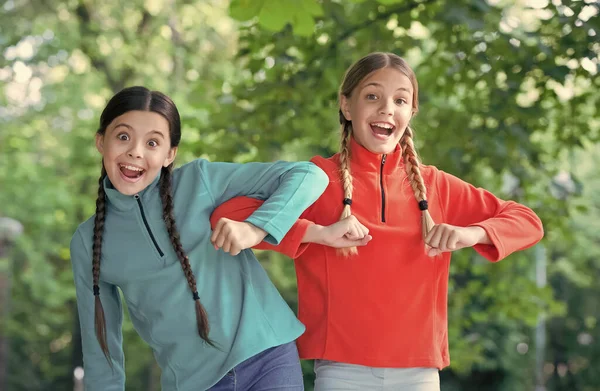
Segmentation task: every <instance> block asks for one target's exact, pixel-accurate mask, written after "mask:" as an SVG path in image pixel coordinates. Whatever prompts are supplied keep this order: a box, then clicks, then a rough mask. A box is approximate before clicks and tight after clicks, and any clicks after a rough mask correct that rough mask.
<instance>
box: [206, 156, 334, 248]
mask: <svg viewBox="0 0 600 391" xmlns="http://www.w3.org/2000/svg"><path fill="white" fill-rule="evenodd" d="M198 168H199V170H200V175H201V178H202V180H203V182H204V184H205V186H206V187H207V188H208V189H209V193H210V194H211V196H212V198H213V201H214V204H215V206H216V205H220V204H222V203H224V202H226V201H228V200H229V199H231V198H233V197H236V196H242V195H244V196H250V197H253V198H257V199H260V200H264V203H263V204H262V205H260V206H259V207H258V208H257V209H256V210H254V211H253V212H252V213H251V214H250V216H248V217H247V218H246V220H245V221H247V222H249V223H251V224H253V225H255V226H257V227H259V228H261V229H263V230H264V231H266V232H267V233H268V235H267V237H266V238H265V241H266V242H267V243H270V244H273V245H277V244H279V243H280V242H281V240H282V239H283V237H284V235H285V234H286V233H287V232H288V231H289V230H290V228H291V227H292V226H293V225H294V223H295V222H296V220H297V219H298V217H299V216H300V215H301V214H302V212H304V211H305V210H306V209H307V208H308V207H309V206H310V205H311V204H312V203H313V202H315V201H316V200H317V198H319V196H320V195H321V194H322V193H323V191H325V188H326V187H327V185H328V183H329V178H328V177H327V175H326V174H325V173H324V172H323V170H321V169H320V168H319V167H317V166H316V165H315V164H313V163H310V162H298V163H288V162H275V163H246V164H235V163H210V162H208V161H206V160H203V159H199V160H198Z"/></svg>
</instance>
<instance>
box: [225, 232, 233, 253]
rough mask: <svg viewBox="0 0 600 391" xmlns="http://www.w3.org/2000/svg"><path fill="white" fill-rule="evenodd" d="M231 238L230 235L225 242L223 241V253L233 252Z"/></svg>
mask: <svg viewBox="0 0 600 391" xmlns="http://www.w3.org/2000/svg"><path fill="white" fill-rule="evenodd" d="M231 241H232V240H231V236H230V235H228V236H227V238H225V240H224V241H223V251H225V252H226V253H228V252H230V251H231Z"/></svg>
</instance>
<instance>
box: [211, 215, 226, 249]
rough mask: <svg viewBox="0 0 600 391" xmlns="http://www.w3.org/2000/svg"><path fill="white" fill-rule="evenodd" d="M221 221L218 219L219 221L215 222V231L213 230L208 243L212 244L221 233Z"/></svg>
mask: <svg viewBox="0 0 600 391" xmlns="http://www.w3.org/2000/svg"><path fill="white" fill-rule="evenodd" d="M223 223H224V221H223V219H222V218H221V219H219V221H217V224H216V225H215V229H214V230H213V233H212V235H210V241H211V242H212V243H213V244H214V243H215V242H216V240H217V237H218V236H219V233H220V232H221V227H223Z"/></svg>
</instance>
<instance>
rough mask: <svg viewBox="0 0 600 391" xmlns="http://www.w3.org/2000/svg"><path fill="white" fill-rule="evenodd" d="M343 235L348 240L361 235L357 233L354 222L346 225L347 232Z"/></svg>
mask: <svg viewBox="0 0 600 391" xmlns="http://www.w3.org/2000/svg"><path fill="white" fill-rule="evenodd" d="M344 236H345V237H346V238H348V239H350V240H358V239H362V235H360V234H359V232H358V229H357V226H356V225H355V224H351V225H350V227H348V232H346V235H344Z"/></svg>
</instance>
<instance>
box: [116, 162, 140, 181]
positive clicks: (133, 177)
mask: <svg viewBox="0 0 600 391" xmlns="http://www.w3.org/2000/svg"><path fill="white" fill-rule="evenodd" d="M119 169H120V170H121V175H122V176H123V177H124V179H125V180H128V181H129V182H135V181H137V180H138V179H139V178H141V177H142V175H144V173H145V172H146V170H144V169H143V168H140V167H136V166H132V165H130V164H119Z"/></svg>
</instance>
